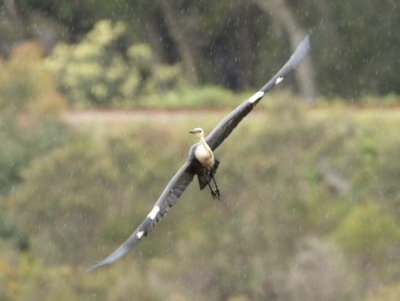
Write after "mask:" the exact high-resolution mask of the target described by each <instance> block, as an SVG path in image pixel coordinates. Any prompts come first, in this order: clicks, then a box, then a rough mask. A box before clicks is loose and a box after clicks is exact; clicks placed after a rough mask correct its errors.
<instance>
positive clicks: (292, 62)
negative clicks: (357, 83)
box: [87, 34, 310, 271]
mask: <svg viewBox="0 0 400 301" xmlns="http://www.w3.org/2000/svg"><path fill="white" fill-rule="evenodd" d="M309 50H310V35H309V34H308V35H306V36H305V37H304V38H303V40H302V41H301V42H300V43H299V45H298V46H297V48H296V50H295V51H294V52H293V54H292V55H291V57H290V58H289V60H288V61H287V62H286V63H285V64H284V65H283V67H282V68H281V69H280V70H279V71H278V72H277V73H276V74H275V75H274V76H273V77H272V78H271V79H270V80H269V81H268V82H267V83H266V84H265V85H264V86H263V87H262V88H261V89H260V90H259V91H258V92H256V93H255V94H253V95H252V96H251V97H250V98H248V99H247V100H245V101H244V102H242V103H241V104H240V105H239V106H238V107H236V108H235V109H234V110H233V111H232V112H231V113H230V114H228V115H227V116H226V117H225V118H224V119H222V120H221V121H220V122H219V123H218V125H217V126H216V127H215V128H214V129H213V130H212V131H211V132H210V133H209V134H208V136H207V137H206V138H204V132H203V130H202V129H201V128H195V129H193V130H191V131H189V132H190V133H191V134H194V135H195V136H197V138H198V142H197V143H196V144H194V145H192V147H191V148H190V150H189V154H188V157H187V159H186V162H185V163H184V164H183V165H182V166H181V168H179V169H178V171H177V172H176V173H175V175H174V176H173V177H172V178H171V180H170V181H169V182H168V184H167V186H166V187H165V188H164V191H163V192H162V193H161V195H160V197H159V198H158V200H157V201H156V203H155V205H154V207H153V208H152V209H151V211H150V213H149V214H148V215H147V217H146V218H145V219H144V221H143V222H142V223H141V224H140V225H139V226H138V227H137V229H136V230H135V231H134V232H133V233H132V234H131V235H130V236H129V237H128V239H127V240H126V241H125V242H124V243H123V244H122V245H121V246H120V247H119V248H117V249H116V250H115V251H114V252H113V253H111V254H110V255H109V256H108V257H106V258H105V259H103V260H102V261H100V262H98V263H96V264H94V265H92V266H90V267H89V268H88V269H87V271H92V270H94V269H96V268H98V267H101V266H104V265H107V264H110V263H113V262H114V261H116V260H118V259H120V258H121V257H122V256H124V255H125V254H126V253H127V252H128V251H129V250H130V249H131V248H132V247H133V246H134V245H136V243H137V242H138V241H139V240H140V239H141V238H142V237H144V236H146V235H147V234H148V233H149V232H150V231H151V230H152V229H153V228H154V226H155V225H156V224H157V223H158V222H159V221H160V219H161V218H162V217H163V216H164V215H165V214H166V213H167V212H168V210H169V209H170V208H171V207H172V206H173V205H174V204H175V202H176V201H177V199H178V198H179V197H180V196H181V195H182V193H183V192H184V191H185V189H186V188H187V187H188V185H189V184H190V183H191V182H192V180H193V178H194V176H195V175H197V178H198V181H199V185H200V189H203V188H205V187H206V186H208V187H209V188H210V191H211V195H212V197H213V198H216V199H219V198H220V191H219V188H218V186H217V183H216V181H215V178H214V175H215V172H216V171H217V168H218V165H219V161H218V160H217V159H215V157H214V154H213V151H215V150H216V149H217V148H218V146H220V145H221V143H222V142H223V141H224V140H225V139H226V138H227V137H228V136H229V134H230V133H231V132H232V131H233V129H234V128H235V127H236V126H237V125H238V124H239V122H240V121H241V120H242V119H243V118H244V117H245V116H246V115H247V114H249V113H250V112H251V111H252V110H253V108H254V107H255V106H256V105H257V104H258V102H259V101H260V100H261V99H262V98H263V96H264V95H265V94H266V93H267V92H268V91H269V90H271V89H272V88H274V87H275V86H276V85H277V84H279V83H280V82H281V81H282V80H283V79H284V78H285V77H286V76H287V75H288V74H289V73H290V72H291V71H293V70H294V69H295V68H296V67H297V66H298V65H299V64H300V62H301V61H302V60H303V58H304V57H305V56H306V55H307V53H308V52H309ZM213 186H214V187H213Z"/></svg>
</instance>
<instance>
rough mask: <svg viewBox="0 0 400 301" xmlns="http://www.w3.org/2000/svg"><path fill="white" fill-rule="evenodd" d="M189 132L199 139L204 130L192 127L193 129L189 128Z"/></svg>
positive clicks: (202, 135)
mask: <svg viewBox="0 0 400 301" xmlns="http://www.w3.org/2000/svg"><path fill="white" fill-rule="evenodd" d="M189 133H190V134H193V135H195V136H196V137H197V138H199V139H201V138H204V132H203V129H202V128H194V129H193V130H190V131H189Z"/></svg>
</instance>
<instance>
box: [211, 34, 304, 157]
mask: <svg viewBox="0 0 400 301" xmlns="http://www.w3.org/2000/svg"><path fill="white" fill-rule="evenodd" d="M309 50H310V34H308V35H306V36H305V37H304V38H303V40H302V41H301V42H300V43H299V45H298V46H297V48H296V49H295V51H294V52H293V54H292V55H291V56H290V58H289V60H288V61H287V62H286V63H285V64H284V65H283V67H282V68H281V69H280V70H279V71H278V72H277V73H276V74H275V75H274V76H273V77H272V78H271V79H270V80H269V81H268V82H267V83H266V84H265V85H264V86H263V87H262V88H261V89H260V90H259V91H258V92H256V93H255V94H254V95H253V96H251V97H250V98H249V99H246V100H245V101H244V102H243V103H241V104H240V105H239V106H238V107H236V108H235V109H234V110H233V111H232V112H231V113H230V114H229V115H228V116H226V117H225V118H224V119H222V120H221V121H220V122H219V123H218V125H217V126H216V127H215V128H214V129H213V130H212V131H211V132H210V134H209V135H208V136H207V138H206V142H207V144H208V145H209V146H210V147H211V149H212V150H215V149H216V148H217V147H218V146H219V145H221V143H222V142H223V141H224V140H225V139H226V138H227V137H228V136H229V134H230V133H231V132H232V131H233V130H234V128H235V127H236V126H237V125H238V124H239V122H240V121H241V120H242V119H243V118H244V117H246V115H247V114H249V113H250V112H251V111H252V110H253V108H254V107H255V106H256V105H257V103H258V102H259V101H260V100H261V98H263V97H264V95H265V94H266V93H267V92H268V91H269V90H271V89H272V88H273V87H275V86H276V85H277V84H279V83H280V82H281V81H282V80H283V79H284V78H285V77H286V76H287V75H288V74H289V73H290V72H292V71H293V70H294V69H295V68H296V67H297V66H298V65H299V64H300V63H301V61H302V60H303V59H304V57H305V56H306V55H307V53H308V52H309Z"/></svg>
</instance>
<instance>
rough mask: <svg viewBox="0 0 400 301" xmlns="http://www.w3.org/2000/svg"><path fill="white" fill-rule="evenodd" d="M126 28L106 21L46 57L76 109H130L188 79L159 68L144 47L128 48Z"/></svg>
mask: <svg viewBox="0 0 400 301" xmlns="http://www.w3.org/2000/svg"><path fill="white" fill-rule="evenodd" d="M126 35H127V31H126V26H125V24H124V23H122V22H116V23H115V24H113V23H111V22H110V21H106V20H102V21H99V22H98V23H96V25H95V26H94V28H93V30H92V31H90V32H89V33H88V34H87V36H86V37H85V38H84V39H83V40H82V41H81V42H80V43H78V44H76V45H67V44H59V45H58V46H57V47H56V48H55V49H54V51H53V53H52V55H51V56H50V57H49V58H48V59H47V65H48V67H49V68H50V69H51V70H53V71H54V72H55V73H56V75H57V78H58V81H59V85H60V88H61V90H62V91H63V92H64V93H65V94H66V95H67V96H68V98H69V99H70V101H71V103H72V105H73V106H75V107H87V106H103V107H104V106H127V105H132V104H134V103H137V102H138V98H139V97H140V96H142V95H146V94H148V93H154V94H156V93H164V92H165V91H169V90H171V89H173V88H177V87H179V85H180V84H181V83H182V82H183V81H184V80H183V79H182V78H181V76H182V75H181V71H180V67H179V66H178V65H175V66H173V65H162V64H157V63H156V61H155V58H154V56H153V53H152V50H151V49H150V48H149V46H147V45H145V44H133V45H126V43H124V39H125V37H126Z"/></svg>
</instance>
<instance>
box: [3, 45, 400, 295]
mask: <svg viewBox="0 0 400 301" xmlns="http://www.w3.org/2000/svg"><path fill="white" fill-rule="evenodd" d="M135 49H136V48H135ZM140 49H141V48H140ZM70 50H71V51H72V49H70ZM136 50H137V49H136ZM72 53H73V51H72ZM102 54H104V53H103V52H102ZM106 54H107V53H106ZM78 63H79V64H80V63H81V62H80V61H79V60H78ZM79 64H78V65H77V66H79ZM117 66H119V67H121V65H119V64H117ZM157 67H160V68H161V69H158V68H156V67H154V70H157V69H158V70H165V69H163V68H162V67H166V66H159V65H158V66H157ZM167 67H168V68H172V69H173V70H175V69H174V67H173V66H167ZM0 68H1V71H2V72H1V73H0V129H1V131H0V137H1V143H0V153H1V157H0V301H9V300H20V301H25V300H27V301H28V300H29V301H35V300H38V301H39V300H40V301H50V300H59V301H63V300H78V301H79V300H111V301H112V300H115V301H117V300H131V299H133V300H143V301H158V300H171V301H201V300H210V301H261V300H288V301H297V300H310V301H313V300H315V301H319V300H324V301H330V300H332V301H333V300H335V301H338V300H343V301H348V300H351V301H381V300H399V299H400V289H399V287H400V262H399V261H400V257H399V255H398V254H399V253H400V224H399V220H400V212H399V208H400V194H399V189H398V185H399V181H400V172H399V171H400V162H399V160H398V158H399V155H400V150H399V143H400V135H399V134H398V132H399V131H398V129H399V125H400V115H399V111H398V108H397V107H396V106H393V104H395V103H398V96H395V95H389V96H387V97H385V98H375V97H372V96H371V97H365V98H362V99H357V100H356V101H357V102H358V103H359V104H368V105H367V106H366V107H362V106H359V107H351V106H349V105H344V104H343V103H344V102H343V101H342V100H340V99H338V100H337V101H330V102H326V101H324V100H323V99H319V100H317V101H316V102H315V104H314V106H312V107H311V106H306V105H305V104H304V103H303V101H302V100H301V99H298V98H296V97H294V96H292V95H291V94H290V93H288V92H285V91H282V90H279V89H282V88H278V89H277V90H275V92H276V93H275V94H268V95H267V97H265V99H264V100H263V101H262V105H260V107H258V108H256V111H255V112H252V113H251V115H250V116H249V117H248V118H246V119H245V120H244V121H243V123H241V124H240V126H239V127H238V128H237V129H236V130H235V131H234V132H233V133H232V135H231V136H230V137H229V139H227V140H226V141H225V142H224V144H223V145H222V146H221V147H220V148H219V149H218V150H217V151H216V153H215V154H216V156H217V157H218V158H219V159H220V160H221V165H220V168H219V170H218V173H217V179H218V183H219V186H220V189H221V193H222V199H221V201H215V200H213V199H212V198H211V196H210V194H209V192H208V191H206V190H205V191H199V189H198V185H197V182H196V180H195V181H194V182H193V183H192V184H191V186H190V187H189V188H188V189H187V191H186V192H185V193H184V195H183V196H182V197H181V198H180V199H179V200H178V202H177V204H176V206H175V207H174V208H173V209H172V210H171V211H170V212H169V214H168V215H167V216H166V217H165V218H164V219H163V220H162V221H161V222H160V224H159V225H158V226H157V227H156V228H155V230H154V231H153V233H151V234H150V235H149V237H147V238H145V239H143V240H142V241H141V242H140V244H138V245H137V247H136V248H135V249H134V250H133V251H132V252H131V253H129V254H128V256H126V257H125V258H123V259H122V260H120V261H119V262H116V263H115V264H113V265H112V266H109V267H107V268H104V269H101V270H98V271H96V272H94V273H91V274H87V273H85V268H86V267H87V266H88V265H90V264H92V263H94V262H95V261H97V260H99V259H101V258H103V257H104V256H106V255H107V254H108V253H109V252H111V251H112V250H114V249H115V248H116V247H117V246H119V244H120V243H122V242H123V241H124V240H125V239H126V238H127V237H128V235H129V234H130V233H131V231H132V230H133V229H134V228H135V227H136V226H137V225H138V224H139V223H140V222H141V221H142V219H143V218H144V217H145V216H146V215H147V214H148V211H149V210H150V208H151V207H152V206H153V204H154V201H155V199H156V198H157V197H158V195H159V194H160V192H161V191H162V189H163V188H164V186H165V184H166V183H167V182H168V180H169V179H170V177H171V176H172V175H173V174H174V173H175V171H176V170H177V169H178V168H179V167H180V166H181V164H182V163H183V161H184V160H185V159H186V155H187V151H188V149H189V146H190V145H191V144H192V142H193V141H192V138H193V137H191V136H190V135H188V134H187V132H188V130H189V129H192V128H194V127H197V126H202V127H203V128H204V130H205V131H206V132H209V131H210V130H211V129H212V128H213V126H214V125H215V124H216V123H217V122H218V121H219V120H220V119H221V118H222V117H223V116H225V114H227V113H228V112H229V110H230V109H231V108H233V107H234V106H235V105H237V104H238V103H239V102H240V101H241V100H242V99H243V98H245V96H247V93H244V92H243V94H234V93H233V92H231V91H227V90H225V89H223V88H220V87H216V86H213V87H212V88H211V87H209V86H199V87H192V88H191V89H188V88H187V86H185V85H181V82H179V81H178V82H172V86H171V87H170V88H171V89H170V90H168V93H166V94H163V93H161V92H160V93H158V92H157V93H155V92H154V94H153V93H151V92H149V90H147V89H146V87H149V86H152V85H153V84H154V85H159V87H160V89H161V88H162V87H165V85H164V84H165V82H164V81H162V80H160V81H158V79H160V78H159V77H158V76H156V75H157V72H154V73H152V74H149V77H146V80H148V81H145V82H143V83H142V84H141V85H139V86H137V87H138V89H139V88H143V89H144V90H143V91H139V90H140V89H139V90H135V91H136V92H138V94H137V98H135V99H129V98H123V97H122V96H123V94H120V96H121V95H122V96H121V98H120V99H119V100H121V102H122V103H120V104H119V105H120V106H118V108H119V109H121V107H122V108H124V107H125V103H124V101H125V100H131V101H132V103H130V104H129V107H131V108H132V111H123V113H126V114H130V112H132V116H133V118H130V119H129V120H128V121H126V119H125V122H121V120H120V119H119V118H118V114H117V115H113V116H116V117H115V118H114V119H108V122H103V121H100V122H99V121H98V120H99V119H96V118H93V117H96V111H91V112H89V117H90V114H91V116H92V118H93V119H92V121H91V119H90V118H89V119H87V120H86V122H80V121H79V120H77V119H75V120H74V119H73V118H68V117H66V116H73V114H74V113H73V111H72V112H71V111H69V112H68V113H69V114H65V112H66V110H67V109H70V108H71V106H72V107H73V108H74V109H75V110H76V109H77V108H81V107H86V106H87V105H88V102H87V99H83V96H82V95H92V94H90V93H89V92H91V91H85V89H84V88H85V87H86V88H87V87H88V86H85V85H79V82H78V83H76V82H75V83H74V84H76V85H75V86H73V87H72V86H70V87H69V88H68V89H64V90H63V89H61V90H59V87H60V86H62V83H61V79H60V78H59V77H57V75H60V74H59V73H57V71H54V70H53V71H52V69H51V68H48V66H47V64H46V63H45V62H44V59H43V55H42V52H41V48H40V47H38V46H37V44H36V43H34V42H26V43H23V44H21V45H19V46H18V47H16V48H14V50H13V51H12V52H11V53H10V56H9V57H8V58H7V59H2V60H0ZM168 68H167V69H168ZM133 69H134V68H133ZM82 70H86V71H87V70H89V71H90V69H86V68H83V69H82ZM105 70H107V69H105ZM122 70H124V71H126V72H128V71H129V70H131V69H129V70H128V69H124V68H122ZM152 70H153V69H152ZM154 70H153V71H154ZM75 71H76V69H75ZM103 71H104V70H103ZM53 72H54V73H53ZM139 73H140V72H139ZM101 75H104V74H103V73H102V74H101ZM105 77H106V76H105ZM82 78H85V77H84V76H83V77H82ZM174 78H175V77H174ZM177 78H179V76H178V77H177ZM106 79H109V78H106ZM118 79H125V77H124V76H122V77H119V78H118ZM81 80H82V82H83V83H86V82H85V81H84V80H83V79H81ZM96 80H98V81H99V82H102V80H104V78H103V77H101V76H99V78H96ZM67 83H68V81H67ZM111 83H113V84H115V87H116V90H115V91H120V90H118V89H119V88H118V87H121V86H120V85H119V84H121V83H120V81H119V80H116V81H115V82H114V81H112V80H111ZM167 83H170V82H169V81H167ZM175 84H176V86H175ZM122 86H124V84H122ZM66 87H67V86H66ZM135 87H136V86H135ZM75 88H76V89H75ZM117 88H118V89H117ZM100 90H101V89H100ZM150 90H151V89H150ZM93 91H96V89H94V90H93ZM159 91H164V90H162V89H161V90H159ZM67 92H71V93H72V94H68V93H67ZM74 93H77V95H80V97H81V96H82V98H80V97H77V98H76V99H75V100H76V101H77V102H74V101H75V100H74V99H73V95H75V94H74ZM85 93H88V94H85ZM115 94H116V95H117V94H118V93H117V92H115ZM100 96H101V95H100ZM125 96H126V95H125ZM164 96H165V97H164ZM99 99H100V98H99ZM103 99H108V98H107V97H106V98H103ZM160 99H162V100H166V102H165V103H162V104H159V103H161V101H160V102H159V101H158V100H160ZM100 100H101V99H100ZM136 101H137V102H136ZM180 101H182V102H183V103H184V105H183V107H185V110H182V111H181V113H179V111H174V112H169V111H165V112H161V113H160V108H164V109H165V108H179V104H180ZM143 104H144V105H143ZM156 104H159V107H158V108H157V111H152V110H151V108H154V107H155V105H156ZM391 105H392V106H391ZM102 107H103V110H105V109H104V107H105V106H102ZM143 107H145V108H146V109H147V111H145V112H138V108H143ZM216 107H218V109H216ZM113 108H115V107H113ZM204 109H207V110H204ZM102 113H104V114H106V112H105V111H103V112H102ZM113 113H115V111H114V112H113ZM73 120H74V121H73Z"/></svg>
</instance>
